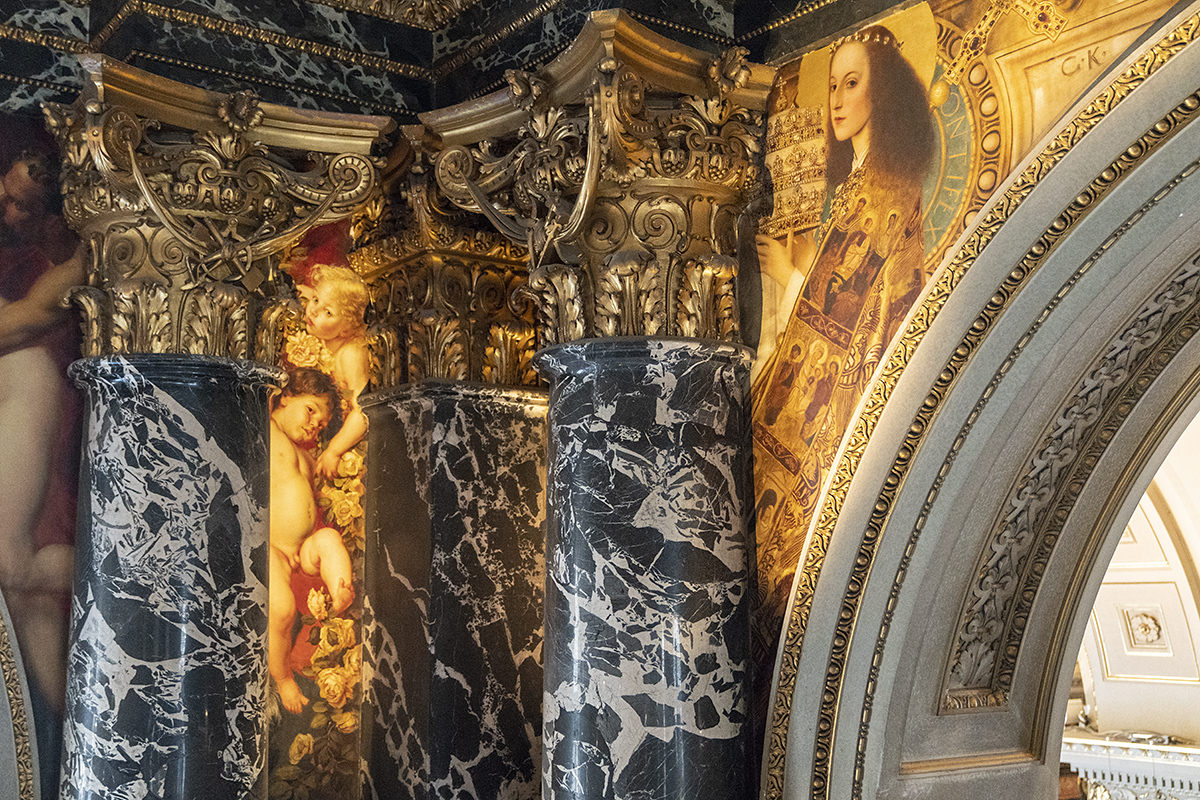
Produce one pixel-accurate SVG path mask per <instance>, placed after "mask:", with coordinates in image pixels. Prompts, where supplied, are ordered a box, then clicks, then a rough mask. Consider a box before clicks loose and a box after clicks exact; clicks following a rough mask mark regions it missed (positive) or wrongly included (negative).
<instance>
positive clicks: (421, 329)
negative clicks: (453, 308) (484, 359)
mask: <svg viewBox="0 0 1200 800" xmlns="http://www.w3.org/2000/svg"><path fill="white" fill-rule="evenodd" d="M409 335H410V337H411V338H410V340H409V343H408V348H409V361H408V375H409V380H411V381H418V380H422V379H427V378H441V379H444V380H451V381H465V380H466V379H467V377H468V369H467V350H468V348H469V346H470V343H469V341H468V339H467V332H466V330H465V329H464V327H463V324H462V320H461V319H459V318H457V317H455V316H454V315H453V314H450V313H447V312H439V311H434V310H432V309H423V310H422V311H420V312H418V313H417V314H416V315H415V317H414V319H413V320H412V321H411V323H410V327H409Z"/></svg>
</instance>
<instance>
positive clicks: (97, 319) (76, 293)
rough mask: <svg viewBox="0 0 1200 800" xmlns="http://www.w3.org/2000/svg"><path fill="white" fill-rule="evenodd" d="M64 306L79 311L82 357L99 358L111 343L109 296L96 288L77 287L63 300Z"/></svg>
mask: <svg viewBox="0 0 1200 800" xmlns="http://www.w3.org/2000/svg"><path fill="white" fill-rule="evenodd" d="M63 305H64V306H74V307H75V308H76V309H77V310H78V311H79V330H80V333H81V334H82V335H83V346H82V350H81V355H82V356H83V357H84V358H93V357H95V356H99V355H101V354H102V353H104V351H105V346H106V344H107V343H108V342H109V340H110V339H109V336H110V334H109V331H108V321H109V320H110V319H111V318H112V309H111V304H110V303H109V301H108V296H107V295H106V294H105V293H104V292H102V291H100V290H99V289H97V288H95V287H94V286H76V287H75V288H73V289H71V290H70V292H68V294H67V296H66V297H65V298H64V300H63Z"/></svg>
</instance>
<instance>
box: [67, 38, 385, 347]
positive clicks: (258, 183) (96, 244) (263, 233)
mask: <svg viewBox="0 0 1200 800" xmlns="http://www.w3.org/2000/svg"><path fill="white" fill-rule="evenodd" d="M83 63H84V66H85V67H87V68H88V72H89V79H88V81H87V82H86V83H85V89H84V92H83V94H81V96H80V97H79V99H78V100H77V101H76V102H75V103H74V104H72V105H59V104H47V105H46V106H45V111H46V120H47V126H48V127H49V128H50V130H51V131H52V132H53V133H54V134H55V136H56V138H57V139H58V141H59V145H60V147H61V149H62V151H63V164H62V170H61V176H62V178H61V179H62V190H63V215H64V217H65V218H66V220H67V222H68V223H69V224H70V225H71V227H72V228H74V229H75V230H76V231H77V232H78V233H79V234H80V237H81V238H82V239H83V240H84V242H85V243H86V244H87V245H88V251H89V253H90V260H89V263H88V264H87V267H86V274H87V285H85V286H79V287H77V288H76V289H74V290H73V291H72V292H71V294H70V301H71V302H72V303H73V304H74V305H75V306H77V307H78V309H79V310H80V312H81V316H82V323H81V324H82V327H83V334H84V355H85V356H97V355H110V354H118V355H124V354H128V353H191V354H205V355H213V356H222V357H227V358H238V359H250V358H255V357H256V356H259V355H260V354H264V353H265V354H269V353H272V352H274V351H275V349H276V348H277V346H278V343H277V342H275V341H274V339H275V338H277V336H278V334H279V331H278V329H277V326H276V325H275V324H274V322H273V321H274V320H276V319H277V318H278V316H279V313H280V308H281V307H282V306H286V305H287V304H289V303H290V302H291V300H290V297H289V296H288V294H287V292H286V290H285V289H284V286H283V283H282V281H281V280H280V277H279V275H278V273H277V271H276V266H277V262H278V257H279V253H280V252H282V251H283V250H285V249H286V248H288V247H290V246H291V245H292V244H294V243H295V242H297V241H298V240H299V239H300V238H301V237H302V236H303V235H304V233H306V232H307V231H308V230H309V229H310V228H312V227H313V226H315V225H318V224H325V223H329V222H333V221H336V220H339V219H343V218H345V217H347V216H349V215H351V214H354V213H355V212H357V211H358V210H359V209H361V208H362V207H364V206H365V205H366V204H367V203H368V202H369V201H370V200H371V199H372V198H373V197H374V196H375V195H376V194H377V193H378V189H377V168H378V162H377V160H376V159H375V158H374V157H372V156H371V155H370V149H371V146H372V144H373V143H374V142H375V141H376V140H378V139H380V138H381V137H382V136H383V134H384V133H386V132H387V131H388V130H390V128H391V126H392V122H391V121H390V120H388V119H386V118H383V117H361V116H354V115H346V114H328V113H321V112H311V111H301V110H298V109H289V108H284V107H282V106H275V105H272V104H263V103H260V102H259V101H258V98H257V96H256V95H255V94H254V93H253V92H248V91H243V92H237V93H234V94H231V95H222V94H218V93H215V92H208V91H205V90H201V89H196V88H194V87H189V86H186V85H183V84H179V83H176V82H174V81H169V80H166V79H163V78H157V77H155V76H152V75H150V74H148V73H145V72H142V71H141V70H136V69H132V68H130V67H128V66H126V65H123V64H119V63H118V62H114V61H112V60H111V59H106V58H102V57H88V58H84V59H83ZM260 319H262V320H268V322H267V323H266V324H260Z"/></svg>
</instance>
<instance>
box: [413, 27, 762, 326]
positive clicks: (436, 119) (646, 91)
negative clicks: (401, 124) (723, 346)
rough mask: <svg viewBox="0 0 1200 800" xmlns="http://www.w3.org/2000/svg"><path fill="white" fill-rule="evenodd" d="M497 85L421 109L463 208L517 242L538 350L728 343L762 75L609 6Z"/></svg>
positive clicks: (755, 164) (757, 139) (754, 166)
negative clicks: (574, 343) (524, 257)
mask: <svg viewBox="0 0 1200 800" xmlns="http://www.w3.org/2000/svg"><path fill="white" fill-rule="evenodd" d="M506 77H507V79H508V84H509V86H508V89H507V91H506V92H498V93H496V94H495V95H492V96H489V97H485V98H482V99H480V100H478V101H473V102H472V103H467V104H463V105H461V106H457V107H454V108H450V109H445V110H442V111H437V112H431V113H429V114H425V115H423V116H422V121H423V122H424V123H425V125H426V126H427V127H428V129H429V130H430V131H431V132H432V133H433V134H435V135H436V137H437V139H438V141H440V142H442V147H441V149H440V151H439V152H438V154H437V156H436V158H435V160H434V174H435V177H436V181H437V185H438V187H439V189H440V190H441V192H442V193H444V195H445V196H446V197H447V198H448V199H449V201H450V202H452V203H454V204H455V205H456V206H458V207H459V208H461V209H464V210H466V211H470V212H473V213H477V214H480V215H483V216H484V217H486V218H487V219H488V220H489V221H490V222H491V224H492V225H493V226H494V227H495V228H496V230H498V231H499V232H501V233H502V234H503V235H505V236H506V237H508V238H509V239H510V240H512V241H514V242H519V243H521V244H523V245H524V246H525V247H526V248H527V250H528V251H529V263H530V276H529V291H530V293H531V296H532V297H533V298H534V301H535V303H536V306H537V318H538V329H539V330H538V332H539V336H540V340H541V343H542V344H544V345H548V344H554V343H557V342H563V341H570V340H573V339H579V338H584V337H593V336H626V335H644V336H686V337H694V338H705V339H720V340H727V341H732V340H735V339H736V338H737V335H738V324H737V303H736V299H735V287H736V277H737V262H736V260H735V258H734V254H735V252H736V244H737V241H736V230H737V223H736V220H737V217H738V215H739V214H740V213H741V212H742V210H743V208H744V207H745V205H746V201H747V195H748V192H749V190H751V189H752V187H753V186H754V185H755V184H756V182H757V181H758V180H759V175H760V171H761V157H760V156H761V141H762V136H763V109H764V107H765V104H766V94H767V89H768V88H769V84H770V80H771V77H772V70H770V69H769V68H767V67H763V66H760V65H751V64H749V63H747V62H746V51H745V50H744V49H742V48H731V49H730V50H728V51H726V52H724V53H722V54H720V55H716V56H714V55H713V54H710V53H705V52H703V51H699V50H695V49H693V48H690V47H685V46H683V45H680V44H678V43H675V42H672V41H670V40H668V39H665V38H663V37H661V36H658V35H657V34H654V33H652V32H650V31H649V30H647V29H645V28H643V27H641V26H640V25H638V24H636V23H634V22H633V21H632V20H631V19H630V18H629V17H628V16H627V15H625V14H624V13H621V12H597V13H595V14H593V15H592V18H591V20H590V21H589V22H588V24H587V25H586V26H585V27H584V29H583V31H582V32H581V33H580V35H579V38H578V39H577V40H576V41H575V43H574V44H573V45H572V46H571V47H570V48H568V50H567V51H566V52H564V53H563V54H562V55H561V56H559V57H558V58H557V59H555V60H554V61H553V62H551V63H550V64H549V65H547V66H546V67H545V68H544V69H542V70H540V71H539V72H538V73H536V74H530V73H522V72H513V71H510V72H509V73H508V74H507V76H506Z"/></svg>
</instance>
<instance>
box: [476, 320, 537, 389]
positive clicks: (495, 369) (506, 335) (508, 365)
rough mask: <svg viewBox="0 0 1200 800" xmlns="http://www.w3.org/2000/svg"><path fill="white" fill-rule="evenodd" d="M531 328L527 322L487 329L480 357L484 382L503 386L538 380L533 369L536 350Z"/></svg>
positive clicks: (503, 323)
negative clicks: (484, 346)
mask: <svg viewBox="0 0 1200 800" xmlns="http://www.w3.org/2000/svg"><path fill="white" fill-rule="evenodd" d="M536 340H537V337H536V335H535V331H534V327H533V326H532V325H530V324H529V323H527V322H524V321H518V322H508V323H505V322H497V323H495V324H493V325H492V326H491V327H490V329H489V330H488V345H487V348H486V349H485V350H484V357H483V380H484V382H486V383H496V384H502V385H528V384H532V383H535V382H536V381H537V374H536V372H535V371H534V369H533V354H534V350H535V349H536Z"/></svg>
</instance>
